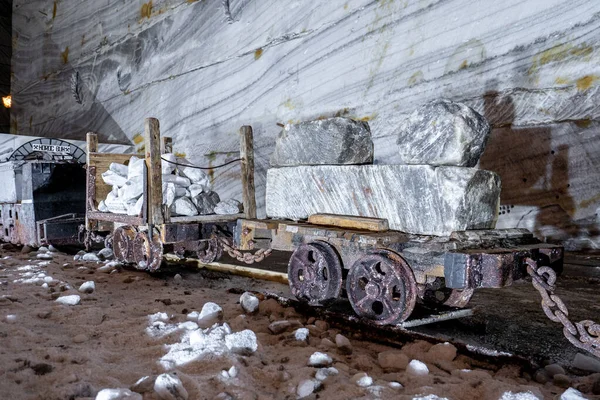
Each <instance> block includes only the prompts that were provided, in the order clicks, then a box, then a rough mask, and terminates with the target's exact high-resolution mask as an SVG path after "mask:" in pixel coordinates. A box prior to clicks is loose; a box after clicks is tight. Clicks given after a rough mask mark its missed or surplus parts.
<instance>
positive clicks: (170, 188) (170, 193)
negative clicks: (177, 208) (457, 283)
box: [162, 182, 176, 207]
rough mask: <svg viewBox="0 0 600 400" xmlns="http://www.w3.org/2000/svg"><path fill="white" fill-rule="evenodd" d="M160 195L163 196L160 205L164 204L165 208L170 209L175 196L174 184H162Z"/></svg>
mask: <svg viewBox="0 0 600 400" xmlns="http://www.w3.org/2000/svg"><path fill="white" fill-rule="evenodd" d="M162 195H163V198H162V203H163V204H166V205H167V207H171V204H173V202H174V201H175V195H176V190H175V184H174V183H167V182H163V184H162Z"/></svg>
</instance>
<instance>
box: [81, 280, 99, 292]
mask: <svg viewBox="0 0 600 400" xmlns="http://www.w3.org/2000/svg"><path fill="white" fill-rule="evenodd" d="M94 290H96V284H95V283H94V281H87V282H83V283H82V284H81V286H79V291H80V292H81V293H93V292H94Z"/></svg>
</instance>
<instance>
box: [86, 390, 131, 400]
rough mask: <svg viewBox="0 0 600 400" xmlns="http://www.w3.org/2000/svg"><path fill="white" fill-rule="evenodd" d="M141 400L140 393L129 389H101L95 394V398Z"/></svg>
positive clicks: (98, 399) (99, 399) (102, 399)
mask: <svg viewBox="0 0 600 400" xmlns="http://www.w3.org/2000/svg"><path fill="white" fill-rule="evenodd" d="M124 399H128V400H142V395H141V394H139V393H135V392H132V391H131V390H129V389H102V390H101V391H99V392H98V394H97V395H96V400H124Z"/></svg>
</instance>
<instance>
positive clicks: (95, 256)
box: [81, 253, 100, 261]
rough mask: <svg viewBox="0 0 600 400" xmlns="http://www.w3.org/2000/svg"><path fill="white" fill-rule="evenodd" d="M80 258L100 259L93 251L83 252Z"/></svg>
mask: <svg viewBox="0 0 600 400" xmlns="http://www.w3.org/2000/svg"><path fill="white" fill-rule="evenodd" d="M81 259H82V260H83V261H100V258H98V256H97V255H96V254H94V253H85V254H84V255H83V256H81Z"/></svg>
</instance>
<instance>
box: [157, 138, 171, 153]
mask: <svg viewBox="0 0 600 400" xmlns="http://www.w3.org/2000/svg"><path fill="white" fill-rule="evenodd" d="M172 152H173V138H170V137H166V136H165V137H163V138H162V141H161V144H160V154H168V153H172Z"/></svg>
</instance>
